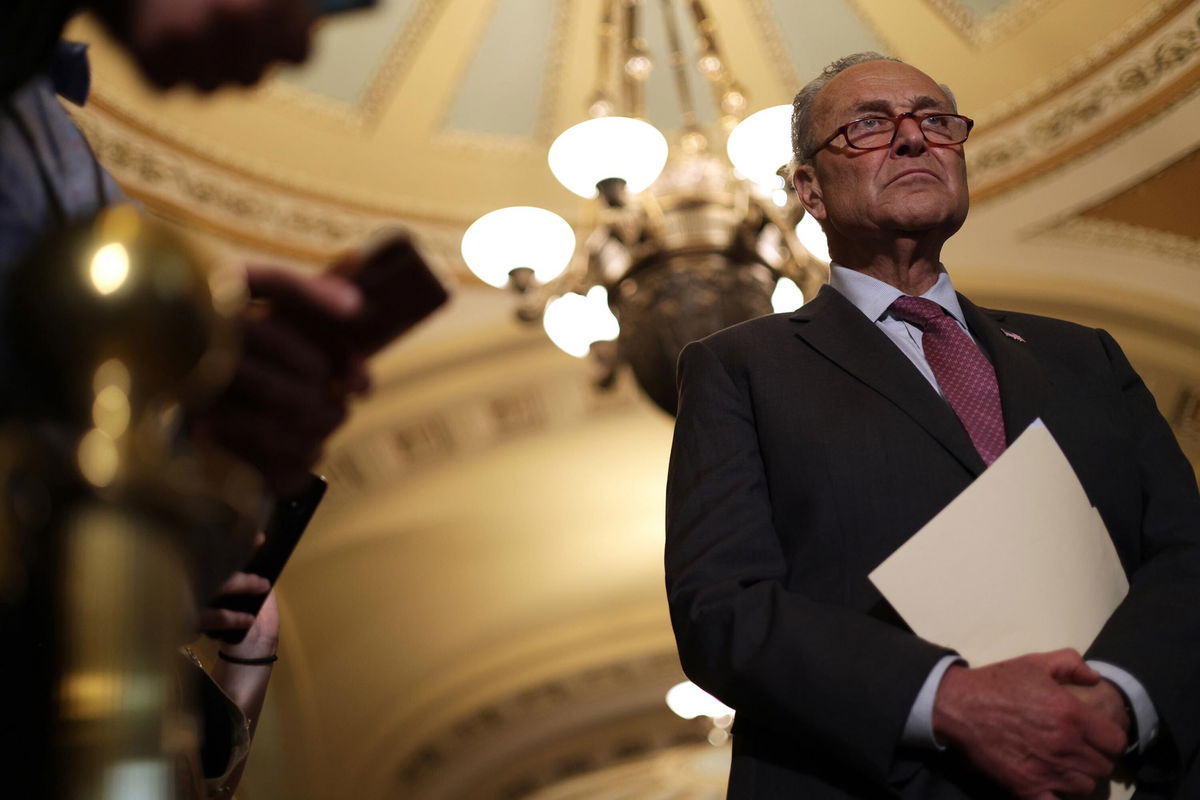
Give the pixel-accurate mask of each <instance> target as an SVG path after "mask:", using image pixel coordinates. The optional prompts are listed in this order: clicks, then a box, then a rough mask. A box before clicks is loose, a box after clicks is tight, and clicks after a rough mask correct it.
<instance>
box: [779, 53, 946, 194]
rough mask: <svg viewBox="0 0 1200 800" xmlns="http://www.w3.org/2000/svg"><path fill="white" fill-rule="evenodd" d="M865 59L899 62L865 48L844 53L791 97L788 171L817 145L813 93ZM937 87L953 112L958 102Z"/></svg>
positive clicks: (943, 86) (810, 160) (808, 160)
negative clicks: (858, 51) (864, 50)
mask: <svg viewBox="0 0 1200 800" xmlns="http://www.w3.org/2000/svg"><path fill="white" fill-rule="evenodd" d="M869 61H894V62H896V63H897V64H903V63H905V62H904V61H901V60H900V59H898V58H892V57H891V56H885V55H882V54H880V53H876V52H872V51H869V50H868V51H866V52H863V53H853V54H851V55H848V56H843V57H842V58H839V59H838V60H837V61H834V62H833V63H832V64H830V65H829V66H827V67H826V68H825V69H823V70H821V74H820V75H818V76H817V77H815V78H813V79H812V80H811V81H809V82H808V83H807V84H805V86H804V88H803V89H801V90H800V91H799V92H797V93H796V97H795V99H794V100H792V163H791V170H790V171H793V172H794V171H795V169H796V167H798V166H800V165H801V164H811V163H813V152H812V151H813V150H814V149H815V148H816V146H817V134H816V133H815V132H814V131H813V120H812V106H813V101H814V100H816V99H817V95H818V94H820V93H821V90H822V89H824V88H825V86H826V84H828V83H829V82H830V81H831V80H833V79H834V77H836V76H837V75H839V74H840V73H842V72H845V71H846V70H848V69H850V67H853V66H857V65H858V64H866V63H867V62H869ZM938 86H939V87H940V88H941V90H942V91H943V92H945V93H946V98H947V99H948V100H949V101H950V110H951V111H954V112H956V113H957V111H958V103H957V102H956V101H955V99H954V93H953V92H951V91H950V87H949V86H947V85H946V84H944V83H939V84H938Z"/></svg>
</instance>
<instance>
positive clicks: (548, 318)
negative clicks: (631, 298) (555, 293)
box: [542, 286, 621, 358]
mask: <svg viewBox="0 0 1200 800" xmlns="http://www.w3.org/2000/svg"><path fill="white" fill-rule="evenodd" d="M542 326H543V327H544V328H545V329H546V335H547V336H548V337H550V341H552V342H554V344H555V345H557V346H558V348H559V349H560V350H562V351H563V352H565V353H569V354H570V355H573V356H575V357H576V358H583V357H584V356H586V355H587V354H588V351H589V350H590V349H591V346H592V343H593V342H611V341H612V340H613V339H616V338H617V336H618V335H619V334H620V332H621V326H620V325H619V324H618V323H617V318H616V317H615V316H613V313H612V311H611V310H609V307H608V292H606V291H605V290H604V287H603V286H593V287H592V288H591V289H590V290H588V293H587V294H586V295H582V294H577V293H576V292H569V293H567V294H564V295H563V296H562V297H556V298H554V299H553V300H551V301H550V302H549V303H547V304H546V310H545V312H544V313H543V315H542Z"/></svg>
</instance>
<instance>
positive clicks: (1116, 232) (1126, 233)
mask: <svg viewBox="0 0 1200 800" xmlns="http://www.w3.org/2000/svg"><path fill="white" fill-rule="evenodd" d="M1040 235H1041V236H1044V237H1047V238H1056V239H1063V240H1067V241H1072V242H1078V243H1081V244H1087V245H1093V246H1096V247H1105V248H1116V249H1120V250H1128V251H1129V252H1130V254H1131V255H1143V256H1144V255H1145V254H1146V253H1151V254H1154V255H1157V256H1161V257H1162V258H1167V259H1171V260H1173V261H1181V262H1184V263H1186V264H1189V265H1192V266H1194V267H1196V268H1197V269H1200V239H1195V238H1192V237H1190V236H1182V235H1180V234H1177V233H1168V232H1166V231H1159V230H1154V229H1153V228H1145V227H1142V226H1140V225H1131V224H1129V223H1127V222H1118V221H1116V220H1102V219H1094V218H1089V217H1075V218H1073V219H1069V220H1067V221H1065V222H1063V223H1061V224H1059V225H1056V226H1055V227H1053V228H1051V229H1049V230H1047V231H1045V232H1044V233H1042V234H1040Z"/></svg>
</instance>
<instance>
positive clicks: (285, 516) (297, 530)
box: [208, 475, 328, 644]
mask: <svg viewBox="0 0 1200 800" xmlns="http://www.w3.org/2000/svg"><path fill="white" fill-rule="evenodd" d="M326 488H328V484H327V483H326V481H325V479H324V478H322V477H321V476H320V475H313V476H312V477H311V478H310V479H309V482H308V485H307V486H305V487H304V490H303V491H301V492H300V493H299V494H296V495H293V496H291V497H286V498H281V499H280V500H277V501H276V502H275V507H274V508H273V509H272V511H271V518H270V520H269V521H268V522H267V530H266V537H265V538H264V540H263V543H262V546H261V547H259V548H258V550H256V551H255V553H254V555H253V556H252V557H251V559H250V563H249V564H247V565H246V566H245V567H243V568H242V572H249V573H252V574H254V575H261V576H262V577H264V578H266V579H267V580H269V581H270V582H271V585H272V586H274V585H275V582H276V581H277V580H279V575H280V573H282V572H283V566H284V564H286V563H287V560H288V558H290V557H291V555H292V551H293V550H295V549H296V545H297V544H298V543H299V542H300V536H301V534H303V533H304V529H305V528H307V527H308V523H309V520H311V519H312V517H313V514H314V513H316V511H317V506H319V505H320V504H321V498H323V497H324V496H325V490H326ZM266 599H267V596H266V595H265V594H225V595H221V596H220V597H218V598H217V599H216V600H214V601H213V603H212V605H214V606H216V607H217V608H228V609H229V610H231V611H242V612H245V613H247V614H255V615H257V614H258V610H259V609H260V608H262V604H263V601H264V600H266ZM208 635H209V636H212V637H213V638H215V639H220V640H221V641H223V642H228V643H230V644H236V643H238V642H240V641H241V640H242V639H244V638H246V631H245V630H237V631H209V632H208Z"/></svg>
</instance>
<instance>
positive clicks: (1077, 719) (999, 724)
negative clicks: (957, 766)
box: [933, 649, 1126, 800]
mask: <svg viewBox="0 0 1200 800" xmlns="http://www.w3.org/2000/svg"><path fill="white" fill-rule="evenodd" d="M1100 682H1101V678H1100V675H1099V674H1098V673H1096V672H1095V670H1093V669H1092V668H1091V667H1089V666H1088V665H1087V664H1086V663H1085V662H1084V661H1083V659H1082V657H1081V656H1080V655H1079V653H1077V652H1075V651H1074V650H1070V649H1067V650H1056V651H1054V652H1051V653H1034V654H1030V655H1025V656H1021V657H1019V658H1014V659H1010V660H1008V661H1001V662H998V663H996V664H990V665H988V666H986V667H978V668H974V669H969V668H966V667H951V668H950V669H949V670H947V671H946V675H945V677H944V678H943V679H942V683H941V685H940V686H939V688H938V694H937V698H936V700H935V703H934V711H933V725H934V732H935V733H936V735H937V737H938V738H939V739H940V740H942V741H945V742H947V743H949V744H950V745H951V746H953V747H955V748H956V749H958V750H960V751H961V752H962V753H963V754H964V755H966V757H967V758H968V759H969V760H970V761H971V762H972V763H973V764H974V765H975V766H976V767H977V768H978V769H979V770H980V771H981V772H983V773H984V774H986V775H988V776H989V777H990V778H992V779H993V780H995V781H996V782H998V783H1000V784H1001V785H1003V786H1005V787H1006V788H1008V789H1009V791H1011V792H1012V793H1013V794H1015V795H1016V796H1018V797H1024V798H1035V799H1036V800H1054V798H1056V797H1057V794H1056V793H1064V794H1082V795H1086V794H1088V793H1090V792H1091V791H1093V789H1094V788H1095V785H1096V783H1097V782H1098V781H1100V780H1102V779H1105V778H1107V777H1108V776H1109V775H1111V774H1112V771H1113V767H1114V766H1115V763H1116V760H1117V759H1118V758H1119V757H1120V756H1121V754H1122V753H1123V752H1124V749H1125V739H1126V737H1125V731H1124V730H1123V729H1122V727H1121V726H1120V725H1118V724H1117V723H1116V722H1114V721H1113V719H1112V718H1111V717H1110V716H1109V714H1108V713H1106V712H1102V711H1099V710H1097V708H1096V706H1095V705H1094V704H1093V703H1091V702H1088V701H1087V700H1086V699H1085V698H1089V697H1090V696H1091V694H1092V692H1090V691H1088V692H1085V693H1084V697H1083V698H1081V696H1080V695H1079V693H1077V691H1076V689H1077V687H1078V688H1082V689H1084V690H1095V689H1096V688H1097V686H1098V684H1100ZM1064 684H1065V685H1064ZM1109 688H1111V687H1109ZM1096 699H1097V700H1099V699H1100V698H1099V697H1097V698H1096Z"/></svg>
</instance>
